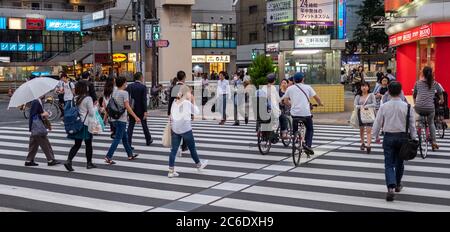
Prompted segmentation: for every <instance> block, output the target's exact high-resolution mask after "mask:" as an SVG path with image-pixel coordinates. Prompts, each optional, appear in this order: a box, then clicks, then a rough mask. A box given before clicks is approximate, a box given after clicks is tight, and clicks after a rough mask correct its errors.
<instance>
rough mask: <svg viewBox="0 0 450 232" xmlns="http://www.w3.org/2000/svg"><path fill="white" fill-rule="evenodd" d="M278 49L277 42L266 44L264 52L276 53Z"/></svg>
mask: <svg viewBox="0 0 450 232" xmlns="http://www.w3.org/2000/svg"><path fill="white" fill-rule="evenodd" d="M279 51H280V44H279V43H270V44H267V47H266V52H270V53H277V52H279Z"/></svg>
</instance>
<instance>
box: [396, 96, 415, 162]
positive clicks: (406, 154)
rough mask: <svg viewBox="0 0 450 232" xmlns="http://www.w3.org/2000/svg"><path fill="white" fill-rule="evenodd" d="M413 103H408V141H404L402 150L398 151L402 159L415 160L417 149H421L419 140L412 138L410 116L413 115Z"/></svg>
mask: <svg viewBox="0 0 450 232" xmlns="http://www.w3.org/2000/svg"><path fill="white" fill-rule="evenodd" d="M410 110H411V105H410V104H408V114H407V116H406V136H408V141H407V142H406V143H403V144H402V146H401V148H400V152H399V153H398V155H399V158H400V159H402V160H413V159H414V158H416V156H417V150H418V149H419V141H417V140H414V139H411V135H410V134H409V118H410V117H411V113H410Z"/></svg>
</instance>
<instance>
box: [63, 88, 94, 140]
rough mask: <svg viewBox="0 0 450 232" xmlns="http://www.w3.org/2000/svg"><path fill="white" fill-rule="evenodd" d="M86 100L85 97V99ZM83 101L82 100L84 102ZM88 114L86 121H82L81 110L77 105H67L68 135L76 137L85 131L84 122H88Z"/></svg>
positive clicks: (65, 125) (65, 113) (66, 128)
mask: <svg viewBox="0 0 450 232" xmlns="http://www.w3.org/2000/svg"><path fill="white" fill-rule="evenodd" d="M84 98H85V97H84ZM84 98H83V99H81V100H80V102H82V101H83V100H84ZM87 116H88V114H86V117H85V118H84V119H81V115H80V109H79V108H78V105H76V104H75V103H72V104H67V105H66V107H65V109H64V129H65V130H66V133H67V134H68V135H75V134H77V133H79V132H80V131H82V130H83V128H84V122H85V121H86V118H87Z"/></svg>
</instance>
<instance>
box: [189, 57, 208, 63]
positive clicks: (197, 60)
mask: <svg viewBox="0 0 450 232" xmlns="http://www.w3.org/2000/svg"><path fill="white" fill-rule="evenodd" d="M192 63H206V56H192Z"/></svg>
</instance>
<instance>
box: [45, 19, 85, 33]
mask: <svg viewBox="0 0 450 232" xmlns="http://www.w3.org/2000/svg"><path fill="white" fill-rule="evenodd" d="M45 28H46V30H47V31H81V21H80V20H64V19H47V20H46V24H45Z"/></svg>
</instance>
